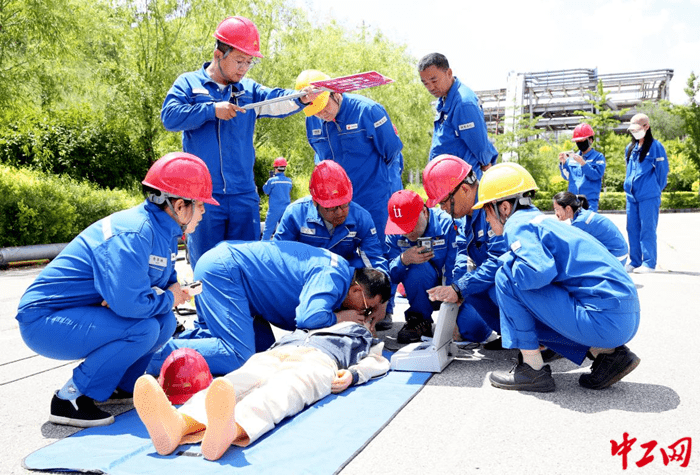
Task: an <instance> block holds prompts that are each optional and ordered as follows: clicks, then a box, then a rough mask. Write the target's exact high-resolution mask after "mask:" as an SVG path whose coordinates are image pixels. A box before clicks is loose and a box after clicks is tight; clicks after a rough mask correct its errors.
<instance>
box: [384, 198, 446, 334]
mask: <svg viewBox="0 0 700 475" xmlns="http://www.w3.org/2000/svg"><path fill="white" fill-rule="evenodd" d="M456 237H457V232H456V231H455V227H454V223H453V221H452V217H451V216H450V215H448V214H447V213H445V212H444V211H440V210H438V209H435V208H427V207H426V206H425V204H424V203H423V199H422V198H421V197H420V195H418V193H416V192H414V191H410V190H401V191H397V192H396V193H394V194H393V195H392V196H391V199H390V200H389V221H387V223H386V244H387V248H388V251H387V258H388V260H389V276H390V277H391V282H392V284H394V285H396V284H398V283H400V282H401V283H403V285H404V288H405V289H406V297H407V298H408V304H409V307H408V310H406V312H405V317H406V324H405V325H404V326H403V328H401V330H399V332H398V334H397V338H396V339H397V341H398V342H399V343H411V342H414V341H420V339H421V336H423V335H426V336H432V334H433V332H432V322H433V319H432V313H433V310H434V308H433V303H432V302H431V301H430V299H429V298H428V293H427V291H428V289H431V288H433V287H435V286H437V285H442V283H443V278H444V279H445V285H451V284H452V271H453V268H454V264H455V257H456V255H457V243H456V242H455V239H456ZM390 307H391V308H390ZM390 310H393V305H392V304H391V301H390V303H389V306H388V307H387V315H388V314H389V313H390ZM384 321H385V320H382V322H380V323H384ZM389 323H390V322H389ZM377 329H378V330H382V329H385V330H386V329H387V328H386V326H384V325H382V326H381V327H380V326H377Z"/></svg>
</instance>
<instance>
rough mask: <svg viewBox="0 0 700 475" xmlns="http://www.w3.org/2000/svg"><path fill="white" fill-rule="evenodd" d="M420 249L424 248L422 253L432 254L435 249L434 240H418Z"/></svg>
mask: <svg viewBox="0 0 700 475" xmlns="http://www.w3.org/2000/svg"><path fill="white" fill-rule="evenodd" d="M418 247H422V248H423V250H422V251H421V253H423V254H424V253H426V252H430V251H432V249H433V241H432V238H429V237H419V238H418Z"/></svg>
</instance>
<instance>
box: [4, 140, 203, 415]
mask: <svg viewBox="0 0 700 475" xmlns="http://www.w3.org/2000/svg"><path fill="white" fill-rule="evenodd" d="M143 185H144V191H145V192H146V194H147V199H146V201H145V202H144V203H142V204H140V205H138V206H136V207H134V208H131V209H128V210H124V211H119V212H117V213H114V214H112V215H110V216H107V217H106V218H103V219H101V220H99V221H97V222H96V223H94V224H92V225H90V226H89V227H88V228H87V229H85V230H84V231H82V232H81V233H80V234H79V235H78V236H77V237H76V238H75V239H73V240H72V241H71V242H70V243H69V244H68V245H67V246H66V247H65V248H64V249H63V251H61V253H60V254H59V255H58V256H57V257H56V258H55V259H54V260H52V261H51V262H50V263H49V264H48V265H47V266H46V268H45V269H44V270H42V271H41V273H40V274H39V276H38V277H37V278H36V280H35V281H34V282H33V283H32V285H30V286H29V288H28V289H27V290H26V292H25V293H24V295H23V296H22V299H21V300H20V303H19V309H18V312H17V317H16V318H17V322H18V323H19V330H20V333H21V335H22V339H23V340H24V342H25V343H26V344H27V346H28V347H29V348H31V349H32V350H33V351H35V352H36V353H38V354H40V355H43V356H46V357H48V358H56V359H61V360H82V361H81V362H80V364H78V366H77V367H76V368H75V369H74V370H73V375H72V377H71V379H70V380H68V382H67V383H66V384H65V385H64V386H63V388H61V389H60V390H59V391H56V393H55V394H54V396H53V399H52V401H51V412H50V416H49V421H50V422H53V423H55V424H65V425H71V426H76V427H93V426H102V425H107V424H111V423H112V422H114V417H112V415H111V414H109V413H108V412H105V411H103V410H101V409H99V408H98V407H97V406H96V404H95V402H96V401H98V402H99V401H107V402H108V403H116V404H123V403H130V402H131V393H132V392H133V390H134V384H135V382H136V379H137V378H138V377H139V376H141V375H142V374H143V372H144V370H145V369H146V367H147V365H148V363H149V361H150V360H151V356H152V355H153V353H155V351H156V350H157V349H158V348H160V346H161V345H163V343H165V342H166V341H167V340H168V339H169V338H170V337H171V336H172V334H173V331H175V326H176V324H177V321H176V319H175V316H174V315H173V311H172V309H173V307H174V306H177V305H180V304H182V303H185V302H186V301H187V300H189V299H190V296H189V292H190V290H189V289H187V288H183V287H181V286H180V284H179V282H178V281H177V273H176V271H175V257H176V256H177V241H178V238H180V237H182V234H183V232H186V233H191V232H192V231H194V229H195V228H196V227H197V224H198V223H199V221H200V219H201V217H202V213H203V212H204V205H203V203H209V204H212V205H214V206H215V205H216V200H214V199H213V198H212V195H211V191H212V185H211V177H210V176H209V171H208V170H207V167H206V165H205V164H204V162H203V161H202V160H200V159H199V158H197V157H195V156H194V155H191V154H189V153H182V152H173V153H169V154H167V155H165V156H164V157H162V158H160V159H159V160H157V161H156V162H155V163H154V164H153V165H152V166H151V168H150V169H149V171H148V173H147V174H146V178H145V179H144V180H143Z"/></svg>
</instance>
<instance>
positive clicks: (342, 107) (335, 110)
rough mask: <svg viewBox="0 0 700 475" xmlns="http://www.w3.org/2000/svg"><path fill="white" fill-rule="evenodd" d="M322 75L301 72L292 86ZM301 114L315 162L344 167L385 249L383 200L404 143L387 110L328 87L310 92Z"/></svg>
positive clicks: (398, 170)
mask: <svg viewBox="0 0 700 475" xmlns="http://www.w3.org/2000/svg"><path fill="white" fill-rule="evenodd" d="M325 79H329V76H328V75H327V74H325V73H323V72H321V71H318V70H315V69H310V70H306V71H302V72H301V73H300V74H299V76H298V77H297V81H296V86H295V89H299V90H301V89H304V88H305V87H308V86H309V85H310V84H311V83H312V82H314V81H320V80H325ZM304 114H306V135H307V138H308V140H309V145H311V148H313V150H314V154H315V156H314V160H315V162H316V164H318V163H319V162H321V161H323V160H333V161H335V162H337V163H339V164H340V165H341V166H342V167H343V169H344V170H345V172H346V173H347V174H348V177H350V181H351V182H352V187H353V198H352V200H353V201H354V202H355V203H357V204H359V205H360V206H362V207H363V208H364V209H366V210H367V211H368V212H369V213H370V214H371V215H372V219H373V220H374V224H375V228H376V230H377V237H378V238H379V242H380V244H381V246H382V249H383V250H384V251H385V249H386V247H385V244H384V228H385V227H386V222H387V219H388V218H389V214H388V211H387V204H388V203H389V198H391V194H392V192H393V191H395V188H396V186H395V185H393V184H395V183H396V182H397V176H396V175H397V174H398V175H400V174H401V171H402V170H403V154H402V153H401V150H402V149H403V143H402V142H401V139H399V136H398V135H397V133H396V129H395V128H394V126H393V124H392V122H391V119H390V118H389V114H388V113H387V111H386V109H385V108H384V106H382V105H381V104H379V103H377V102H375V101H373V100H371V99H368V98H366V97H364V96H361V95H358V94H349V93H343V94H339V93H335V92H333V93H331V92H328V91H325V92H322V93H321V94H319V95H318V96H317V97H315V98H314V99H313V101H312V103H311V104H309V105H308V106H306V107H305V108H304ZM397 164H399V165H397Z"/></svg>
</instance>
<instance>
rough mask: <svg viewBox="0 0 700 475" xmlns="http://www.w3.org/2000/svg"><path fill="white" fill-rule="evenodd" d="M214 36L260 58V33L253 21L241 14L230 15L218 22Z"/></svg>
mask: <svg viewBox="0 0 700 475" xmlns="http://www.w3.org/2000/svg"><path fill="white" fill-rule="evenodd" d="M214 38H216V39H217V40H219V41H221V42H222V43H224V44H227V45H229V46H231V47H233V48H236V49H237V50H238V51H241V52H243V53H245V54H249V55H250V56H256V57H258V58H262V57H263V55H262V54H260V34H259V33H258V28H257V27H256V26H255V23H253V22H252V21H250V20H249V19H247V18H245V17H242V16H232V17H228V18H226V19H225V20H224V21H222V22H221V23H219V26H217V27H216V31H215V32H214Z"/></svg>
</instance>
